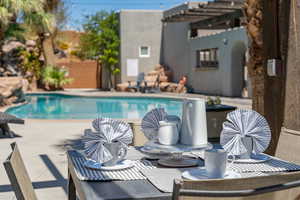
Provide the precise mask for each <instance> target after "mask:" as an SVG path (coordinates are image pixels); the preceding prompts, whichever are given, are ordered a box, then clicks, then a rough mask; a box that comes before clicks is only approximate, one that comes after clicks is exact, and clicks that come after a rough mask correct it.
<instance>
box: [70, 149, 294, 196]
mask: <svg viewBox="0 0 300 200" xmlns="http://www.w3.org/2000/svg"><path fill="white" fill-rule="evenodd" d="M198 153H199V152H198ZM199 155H201V152H200V154H199ZM67 156H68V179H69V184H68V189H69V190H68V198H69V200H75V199H76V194H77V195H78V196H79V199H80V200H101V199H149V200H151V199H171V197H172V193H171V191H168V192H166V191H164V192H162V191H161V189H158V188H157V185H159V184H160V183H159V182H164V181H165V179H167V178H168V177H167V176H169V178H170V174H167V173H166V174H164V172H165V171H163V170H174V169H170V168H162V167H160V166H159V165H157V163H156V162H155V161H152V162H151V163H153V169H152V168H149V169H148V172H149V171H150V172H151V170H156V172H158V173H160V174H162V175H154V176H156V178H158V177H159V179H160V180H158V181H156V183H155V184H153V183H154V182H155V181H153V177H152V180H151V181H152V182H151V181H150V180H149V177H147V178H144V179H140V180H134V179H132V180H109V181H106V180H96V179H95V180H91V179H90V180H85V179H84V177H82V176H81V178H79V176H80V175H79V174H80V173H78V170H79V168H81V170H89V169H87V168H85V167H82V166H81V167H80V166H78V161H80V159H83V156H82V154H81V153H79V152H78V151H75V150H70V151H68V152H67ZM144 156H145V154H143V153H141V152H140V151H138V147H130V148H129V151H128V154H127V157H126V159H130V160H143V157H144ZM199 157H202V156H199ZM272 160H273V161H272V162H270V164H269V165H253V166H252V165H251V164H240V165H239V164H237V165H236V166H235V167H234V168H235V170H237V171H239V170H241V173H242V174H243V175H242V177H250V176H260V175H267V174H270V173H282V172H287V171H298V170H300V165H296V164H293V163H289V162H285V161H282V160H280V159H272ZM80 162H81V161H80ZM82 162H83V161H82ZM148 162H150V161H148ZM201 165H202V166H203V165H204V161H203V160H201V159H200V160H199V166H201ZM241 166H242V167H241ZM133 168H135V167H133ZM259 168H261V169H259ZM248 169H249V170H250V171H249V172H247V170H248ZM76 170H77V171H76ZM251 170H254V171H256V172H251ZM257 170H258V171H257ZM260 170H262V171H264V170H266V171H268V173H265V174H264V173H263V172H260ZM243 172H245V173H243ZM89 173H91V175H93V173H95V172H93V170H91V171H90V172H89ZM107 174H108V176H111V177H113V176H114V175H113V174H109V172H108V173H107ZM129 176H130V175H129ZM104 178H105V177H104ZM174 178H175V177H174ZM177 178H178V177H177ZM164 184H165V183H164ZM155 185H156V186H155ZM168 185H169V187H172V183H171V182H169V184H168Z"/></svg>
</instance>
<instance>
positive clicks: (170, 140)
mask: <svg viewBox="0 0 300 200" xmlns="http://www.w3.org/2000/svg"><path fill="white" fill-rule="evenodd" d="M159 125H160V127H159V129H158V142H159V143H160V144H164V145H173V144H177V142H178V140H179V133H178V128H177V124H176V123H175V122H168V121H159Z"/></svg>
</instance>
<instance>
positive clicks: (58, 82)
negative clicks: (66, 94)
mask: <svg viewBox="0 0 300 200" xmlns="http://www.w3.org/2000/svg"><path fill="white" fill-rule="evenodd" d="M67 74H68V71H67V70H66V69H64V68H62V67H57V66H50V65H48V66H46V67H45V69H44V70H43V73H42V81H43V83H44V84H45V88H46V89H48V90H62V89H63V87H64V86H65V85H66V84H69V83H71V82H72V81H73V79H71V78H68V77H67Z"/></svg>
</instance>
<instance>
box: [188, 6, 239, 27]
mask: <svg viewBox="0 0 300 200" xmlns="http://www.w3.org/2000/svg"><path fill="white" fill-rule="evenodd" d="M243 16H244V14H243V11H242V10H236V11H235V12H231V13H227V14H223V15H219V16H216V17H210V18H207V19H203V20H201V19H200V20H199V21H197V22H192V23H191V29H201V28H203V27H211V26H213V25H214V24H220V23H222V22H225V23H226V22H227V21H230V20H232V19H234V18H241V17H243Z"/></svg>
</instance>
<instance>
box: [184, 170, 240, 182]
mask: <svg viewBox="0 0 300 200" xmlns="http://www.w3.org/2000/svg"><path fill="white" fill-rule="evenodd" d="M181 176H182V177H183V178H185V179H188V180H195V181H196V180H203V179H210V178H209V177H208V175H207V173H206V170H205V167H201V168H194V169H190V170H187V171H184V172H183V173H182V174H181ZM229 178H230V179H231V178H241V174H239V173H237V172H234V171H227V172H226V173H225V176H224V179H229Z"/></svg>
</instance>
